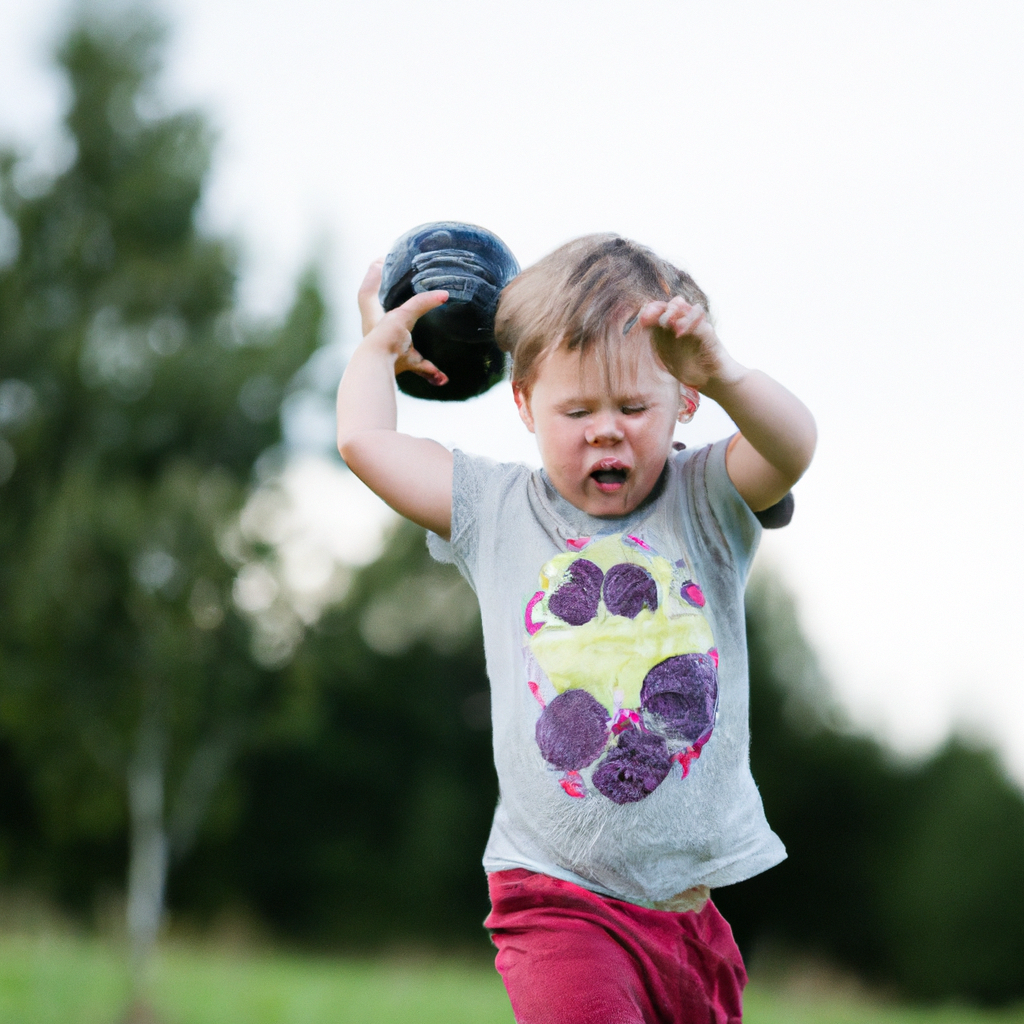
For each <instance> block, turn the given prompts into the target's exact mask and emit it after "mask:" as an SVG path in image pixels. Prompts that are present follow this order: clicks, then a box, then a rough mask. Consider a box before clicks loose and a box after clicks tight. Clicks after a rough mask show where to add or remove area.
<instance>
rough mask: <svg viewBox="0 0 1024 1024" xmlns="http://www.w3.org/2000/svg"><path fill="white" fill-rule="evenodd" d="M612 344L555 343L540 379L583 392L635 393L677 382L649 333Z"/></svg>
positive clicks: (544, 360)
mask: <svg viewBox="0 0 1024 1024" xmlns="http://www.w3.org/2000/svg"><path fill="white" fill-rule="evenodd" d="M636 334H637V335H638V337H637V338H635V339H632V338H631V339H629V340H625V339H624V340H623V341H622V342H621V343H620V344H616V345H614V346H613V345H612V344H611V343H608V342H605V343H603V344H596V345H592V346H590V347H588V348H587V349H586V350H585V351H580V350H578V349H569V348H568V347H566V346H564V345H559V346H553V347H552V348H551V349H549V350H548V352H547V353H546V354H545V356H544V357H543V359H542V360H541V362H540V365H539V367H538V372H537V378H536V379H537V382H540V381H544V382H545V384H546V385H548V386H555V387H558V389H559V390H565V391H569V392H573V393H576V392H578V393H580V394H593V393H600V394H635V393H638V392H644V391H649V390H651V389H652V388H659V387H663V386H665V385H674V384H675V380H674V378H673V377H672V375H671V374H670V373H669V372H668V370H666V369H665V366H664V364H663V363H662V362H661V360H660V359H658V357H657V355H656V354H655V352H654V346H653V345H652V344H651V341H650V337H649V332H647V331H643V332H640V331H636Z"/></svg>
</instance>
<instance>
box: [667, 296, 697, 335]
mask: <svg viewBox="0 0 1024 1024" xmlns="http://www.w3.org/2000/svg"><path fill="white" fill-rule="evenodd" d="M674 301H675V300H673V302H674ZM706 315H707V314H706V312H705V310H704V307H703V306H691V305H690V304H689V303H683V304H682V305H680V306H673V304H672V303H669V308H668V309H666V310H665V312H664V313H662V315H661V316H660V317H659V319H658V323H659V324H660V325H661V326H662V327H664V328H665V329H666V330H669V331H672V333H673V334H674V335H675V336H676V337H677V338H684V337H686V336H687V335H689V334H694V333H696V331H697V328H698V327H700V325H701V324H702V323H703V322H704V319H705V317H706Z"/></svg>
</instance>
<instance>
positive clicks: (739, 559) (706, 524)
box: [681, 438, 761, 580]
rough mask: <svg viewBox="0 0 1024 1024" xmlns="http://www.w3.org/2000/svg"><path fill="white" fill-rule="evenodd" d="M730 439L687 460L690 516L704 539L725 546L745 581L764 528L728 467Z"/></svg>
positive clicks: (692, 454)
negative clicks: (727, 452)
mask: <svg viewBox="0 0 1024 1024" xmlns="http://www.w3.org/2000/svg"><path fill="white" fill-rule="evenodd" d="M729 440H730V439H729V438H725V439H724V440H721V441H718V442H716V443H715V444H713V445H708V446H707V447H706V448H701V449H699V450H698V451H695V452H692V453H690V452H686V453H681V454H685V456H686V465H685V473H684V476H685V478H686V480H687V498H688V501H689V503H690V508H691V512H692V513H694V514H695V515H696V519H697V523H698V525H699V528H700V530H701V532H702V533H703V534H704V539H705V541H706V542H707V543H709V544H710V545H711V546H713V547H717V546H721V545H724V546H725V548H726V549H727V550H728V552H729V554H730V555H731V556H732V561H733V563H734V565H735V566H736V571H737V573H738V574H739V577H740V579H741V580H746V578H747V574H748V573H749V571H750V565H751V563H752V562H753V559H754V554H755V552H756V551H757V545H758V543H759V541H760V539H761V524H760V523H759V522H758V521H757V517H756V516H755V515H754V513H753V512H752V511H751V508H750V506H749V505H748V504H747V503H746V501H745V500H744V499H743V497H742V495H741V494H740V492H739V491H737V490H736V485H735V484H734V483H733V482H732V480H731V479H730V477H729V473H728V470H727V469H726V467H725V454H726V451H727V449H728V447H729Z"/></svg>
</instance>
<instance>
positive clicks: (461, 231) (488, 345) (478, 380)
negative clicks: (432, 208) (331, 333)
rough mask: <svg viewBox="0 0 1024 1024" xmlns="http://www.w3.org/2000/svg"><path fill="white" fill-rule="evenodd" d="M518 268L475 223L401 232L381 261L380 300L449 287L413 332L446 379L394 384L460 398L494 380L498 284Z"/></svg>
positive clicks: (500, 371) (497, 374) (406, 379)
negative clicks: (435, 382) (444, 297)
mask: <svg viewBox="0 0 1024 1024" xmlns="http://www.w3.org/2000/svg"><path fill="white" fill-rule="evenodd" d="M518 273H519V264H518V263H517V262H516V258H515V257H514V256H513V255H512V253H511V252H510V251H509V248H508V246H506V245H505V243H504V242H503V241H502V240H501V239H500V238H498V236H497V235H495V234H493V233H492V232H490V231H487V230H486V229H484V228H480V227H477V226H476V225H475V224H462V223H459V222H458V221H447V220H443V221H435V222H434V223H432V224H421V225H420V226H419V227H416V228H413V229H412V230H411V231H407V232H406V233H405V234H404V235H402V237H401V238H399V239H398V241H397V242H395V244H394V245H393V246H392V248H391V252H389V253H388V255H387V259H385V261H384V272H383V276H382V277H381V282H380V302H381V305H382V306H383V307H384V309H385V310H392V309H394V308H395V307H396V306H400V305H401V304H402V303H403V302H405V301H406V300H407V299H410V298H412V296H413V295H416V294H418V293H419V292H428V291H434V290H437V289H444V290H446V291H447V292H448V301H447V302H446V303H445V304H444V305H443V306H439V307H438V308H437V309H432V310H431V311H430V312H429V313H427V314H426V316H423V317H421V318H420V319H419V320H418V321H417V323H416V326H415V327H414V328H413V331H412V342H413V345H415V346H416V351H417V352H419V353H420V355H422V356H423V357H424V358H425V359H429V360H430V361H431V362H432V363H434V364H435V365H436V366H437V367H438V369H440V370H443V371H444V372H445V373H446V374H447V375H448V383H447V384H443V385H442V386H440V387H436V386H435V385H433V384H430V383H428V382H427V381H426V380H424V379H423V378H422V377H420V376H418V375H417V374H415V373H401V374H399V375H398V386H399V388H400V389H401V390H402V391H404V392H405V393H406V394H408V395H413V396H414V397H416V398H431V399H434V400H435V401H442V402H446V401H447V402H459V401H463V400H464V399H467V398H472V397H473V396H474V395H479V394H483V392H484V391H486V390H487V389H488V388H490V387H492V386H493V385H495V384H497V383H498V381H499V380H501V378H502V377H503V376H504V372H505V354H504V353H503V352H502V351H501V350H500V349H499V348H498V346H497V345H496V344H495V341H494V314H495V312H496V311H497V308H498V297H499V296H500V295H501V290H502V288H504V287H505V285H507V284H508V283H509V281H511V280H512V278H513V277H515V276H516V274H518Z"/></svg>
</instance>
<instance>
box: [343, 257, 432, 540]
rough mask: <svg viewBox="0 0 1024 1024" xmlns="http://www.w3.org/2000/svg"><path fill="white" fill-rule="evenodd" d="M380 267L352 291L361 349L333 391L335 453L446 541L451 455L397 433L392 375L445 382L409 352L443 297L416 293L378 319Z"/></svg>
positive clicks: (397, 507)
mask: <svg viewBox="0 0 1024 1024" xmlns="http://www.w3.org/2000/svg"><path fill="white" fill-rule="evenodd" d="M381 266H382V262H381V261H377V262H376V263H374V264H372V265H371V266H370V269H369V271H368V272H367V274H366V278H365V279H364V281H363V284H362V286H361V287H360V289H359V309H360V312H361V313H362V318H363V334H364V335H365V337H364V338H363V340H362V343H361V344H360V345H359V347H358V348H357V349H356V351H355V352H354V353H353V355H352V358H351V359H350V360H349V363H348V366H347V367H346V368H345V374H344V376H343V377H342V379H341V385H340V386H339V388H338V451H340V452H341V457H342V458H343V459H344V460H345V462H346V463H347V464H348V467H349V469H351V470H352V472H353V473H355V475H356V476H357V477H359V479H360V480H362V481H363V483H364V484H366V486H367V487H369V488H370V490H372V491H373V492H374V493H375V494H377V495H379V496H380V497H381V498H383V499H384V500H385V501H386V502H387V503H388V504H389V505H390V506H391V507H392V508H393V509H394V510H395V511H396V512H399V513H401V515H403V516H405V517H406V518H407V519H411V520H412V521H413V522H414V523H418V524H419V525H420V526H425V527H426V528H427V529H428V530H433V531H434V533H437V534H439V535H440V536H441V537H444V538H445V539H446V540H447V538H448V537H449V535H450V534H451V527H452V453H451V452H450V451H448V449H447V448H444V447H443V446H442V445H440V444H438V443H437V442H436V441H430V440H428V439H426V438H419V437H410V436H409V435H407V434H399V433H398V430H397V425H398V409H397V405H396V402H395V375H396V374H398V373H401V372H403V371H405V370H412V371H413V372H414V373H418V374H420V375H421V376H423V377H425V378H427V380H429V381H431V382H432V383H435V384H444V383H445V381H446V380H447V378H446V377H445V375H444V374H443V373H442V372H441V371H440V370H438V368H437V367H436V366H435V365H434V364H433V363H431V362H429V361H428V360H426V359H424V358H423V357H422V356H421V355H420V354H419V353H418V352H417V351H416V349H415V348H413V347H412V335H411V334H410V331H411V330H412V328H413V325H414V324H415V323H416V321H417V320H418V319H419V318H420V317H421V316H423V314H424V313H426V312H428V311H429V310H431V309H433V308H434V307H435V306H440V305H441V304H442V303H443V302H446V301H447V299H448V293H447V292H440V291H438V292H422V293H420V294H418V295H414V296H413V297H412V298H411V299H409V301H408V302H406V303H404V304H403V305H401V306H399V307H398V308H397V309H393V310H391V312H389V313H385V312H384V311H383V310H382V309H381V307H380V303H379V302H378V301H377V289H378V287H379V285H380V276H381Z"/></svg>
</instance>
